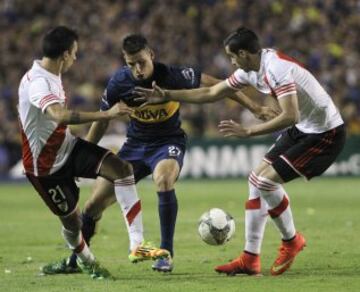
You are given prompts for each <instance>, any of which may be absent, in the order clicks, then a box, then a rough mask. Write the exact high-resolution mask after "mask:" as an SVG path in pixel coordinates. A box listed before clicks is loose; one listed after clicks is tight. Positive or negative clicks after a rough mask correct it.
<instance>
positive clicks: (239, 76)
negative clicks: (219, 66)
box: [225, 69, 249, 90]
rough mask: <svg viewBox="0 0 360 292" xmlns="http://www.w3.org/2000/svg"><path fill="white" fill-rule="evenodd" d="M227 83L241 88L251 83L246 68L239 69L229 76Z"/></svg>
mask: <svg viewBox="0 0 360 292" xmlns="http://www.w3.org/2000/svg"><path fill="white" fill-rule="evenodd" d="M225 81H226V84H227V85H228V86H229V87H230V88H232V89H236V90H239V89H241V88H242V87H244V86H246V85H248V84H249V82H248V78H247V74H246V72H245V71H244V70H241V69H237V70H236V71H235V72H234V73H233V74H232V75H231V76H230V77H229V78H227V79H226V80H225Z"/></svg>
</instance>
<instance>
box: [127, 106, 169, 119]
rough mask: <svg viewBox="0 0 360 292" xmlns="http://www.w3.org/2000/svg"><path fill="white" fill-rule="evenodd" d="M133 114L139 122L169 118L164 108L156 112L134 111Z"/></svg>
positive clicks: (148, 110) (149, 110)
mask: <svg viewBox="0 0 360 292" xmlns="http://www.w3.org/2000/svg"><path fill="white" fill-rule="evenodd" d="M134 114H135V117H137V118H139V119H141V120H161V119H163V118H167V117H168V116H169V114H168V112H167V111H166V109H164V108H160V109H156V110H151V109H143V110H135V113H134Z"/></svg>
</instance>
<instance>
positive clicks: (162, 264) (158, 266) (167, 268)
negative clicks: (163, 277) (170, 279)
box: [151, 256, 174, 273]
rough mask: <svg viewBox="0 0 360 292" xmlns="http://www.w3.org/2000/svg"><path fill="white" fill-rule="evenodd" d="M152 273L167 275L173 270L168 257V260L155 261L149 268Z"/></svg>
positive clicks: (171, 262)
mask: <svg viewBox="0 0 360 292" xmlns="http://www.w3.org/2000/svg"><path fill="white" fill-rule="evenodd" d="M151 267H152V269H153V270H154V271H158V272H164V273H168V272H171V271H172V270H173V269H174V264H173V261H172V259H171V257H170V256H169V257H168V258H162V259H158V260H156V262H155V263H154V264H153V265H152V266H151Z"/></svg>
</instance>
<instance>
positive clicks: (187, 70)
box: [169, 67, 201, 89]
mask: <svg viewBox="0 0 360 292" xmlns="http://www.w3.org/2000/svg"><path fill="white" fill-rule="evenodd" d="M169 70H170V75H171V76H172V79H173V81H174V88H178V89H191V88H198V87H200V83H201V71H200V70H198V69H196V68H191V67H170V68H169Z"/></svg>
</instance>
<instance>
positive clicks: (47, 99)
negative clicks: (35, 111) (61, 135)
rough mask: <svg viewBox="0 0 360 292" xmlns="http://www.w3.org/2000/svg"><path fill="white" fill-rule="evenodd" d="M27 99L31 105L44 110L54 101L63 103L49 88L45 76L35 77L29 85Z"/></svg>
mask: <svg viewBox="0 0 360 292" xmlns="http://www.w3.org/2000/svg"><path fill="white" fill-rule="evenodd" d="M29 99H30V102H31V104H32V105H33V106H35V107H37V108H40V109H41V111H42V112H45V110H46V108H47V107H48V106H49V105H51V104H54V103H60V104H61V103H63V101H62V100H61V98H60V97H59V96H58V95H57V93H56V92H54V90H53V89H52V88H51V85H50V82H49V81H48V80H46V79H45V78H36V79H35V80H33V81H32V82H31V84H30V86H29Z"/></svg>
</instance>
